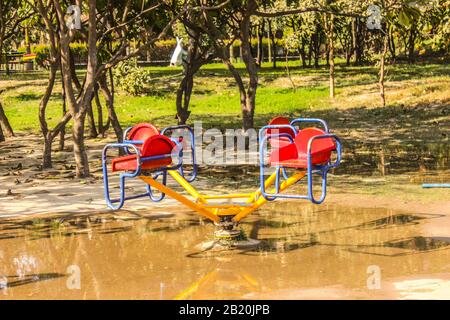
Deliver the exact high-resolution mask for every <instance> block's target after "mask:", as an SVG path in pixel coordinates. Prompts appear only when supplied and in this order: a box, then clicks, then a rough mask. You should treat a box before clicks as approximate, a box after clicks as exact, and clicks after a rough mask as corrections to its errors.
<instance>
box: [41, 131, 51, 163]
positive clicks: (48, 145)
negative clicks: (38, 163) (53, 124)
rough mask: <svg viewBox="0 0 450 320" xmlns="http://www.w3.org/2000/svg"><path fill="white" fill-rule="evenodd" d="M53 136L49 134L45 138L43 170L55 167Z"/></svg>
mask: <svg viewBox="0 0 450 320" xmlns="http://www.w3.org/2000/svg"><path fill="white" fill-rule="evenodd" d="M52 142H53V138H52V134H51V132H47V134H46V135H45V136H44V152H43V154H42V168H43V169H49V168H51V167H52V166H53V164H52Z"/></svg>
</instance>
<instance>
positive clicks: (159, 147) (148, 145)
mask: <svg viewBox="0 0 450 320" xmlns="http://www.w3.org/2000/svg"><path fill="white" fill-rule="evenodd" d="M175 145H176V144H175V142H173V141H172V140H170V139H169V138H168V137H166V136H163V135H160V134H158V135H154V136H151V137H150V138H148V139H146V140H145V141H144V144H143V145H142V148H141V157H151V156H158V155H164V154H171V153H172V150H173V148H174V147H175Z"/></svg>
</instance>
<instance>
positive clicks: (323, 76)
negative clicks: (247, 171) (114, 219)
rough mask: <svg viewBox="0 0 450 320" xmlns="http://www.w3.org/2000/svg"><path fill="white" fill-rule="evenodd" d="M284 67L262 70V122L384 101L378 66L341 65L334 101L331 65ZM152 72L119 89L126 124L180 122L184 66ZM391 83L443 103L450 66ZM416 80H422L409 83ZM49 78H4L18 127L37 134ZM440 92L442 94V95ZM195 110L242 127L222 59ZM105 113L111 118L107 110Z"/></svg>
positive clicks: (404, 74)
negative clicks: (139, 86) (135, 90)
mask: <svg viewBox="0 0 450 320" xmlns="http://www.w3.org/2000/svg"><path fill="white" fill-rule="evenodd" d="M278 66H279V67H278V68H277V69H273V68H272V67H271V64H268V63H265V64H264V65H263V67H262V68H261V69H260V72H259V80H260V85H259V87H258V92H257V106H256V122H257V123H258V122H259V121H265V119H267V118H270V117H271V116H273V115H279V114H283V115H288V116H300V115H302V114H303V113H305V112H310V111H320V110H333V109H336V108H338V109H340V108H344V109H345V108H350V107H353V108H361V107H373V106H376V105H377V103H378V97H377V96H376V95H377V92H378V88H377V73H378V69H377V68H376V67H373V66H361V67H353V66H352V67H346V66H345V65H344V64H338V65H337V67H336V87H337V89H336V98H335V99H334V100H331V99H330V98H328V69H327V67H326V66H321V67H320V68H317V69H314V68H301V67H300V64H299V61H290V62H289V68H290V73H291V76H292V79H293V80H294V82H295V85H296V89H294V88H293V87H292V85H291V82H290V80H289V79H288V77H287V75H286V68H285V63H284V62H279V63H278ZM236 67H237V69H239V70H240V71H244V69H245V68H244V65H243V64H242V63H237V64H236ZM149 70H150V71H151V73H152V75H153V79H154V80H153V81H152V83H151V84H149V90H148V93H147V94H145V95H142V96H128V95H126V94H124V93H120V92H119V93H118V94H117V96H116V111H117V114H118V116H119V119H120V121H121V123H122V125H123V126H128V125H132V124H135V123H138V122H155V123H156V124H157V125H166V124H173V123H175V113H176V108H175V97H176V96H175V92H176V89H177V86H178V83H179V81H180V79H181V68H180V67H175V68H170V67H149ZM79 73H80V74H82V73H83V71H79ZM242 74H245V73H244V72H242ZM386 80H387V86H388V89H387V90H388V91H387V94H388V96H387V99H388V103H389V104H390V105H392V106H398V105H402V104H408V105H409V104H417V103H429V100H430V99H431V100H433V99H435V98H436V99H438V98H439V99H440V100H442V98H444V100H445V99H448V97H449V95H448V90H449V89H448V83H449V80H450V68H449V67H448V65H445V64H418V65H413V66H410V65H395V66H388V71H387V79H386ZM411 81H416V82H415V83H414V84H411ZM46 82H47V74H46V72H45V71H42V72H32V73H18V74H13V75H11V76H9V77H7V76H5V75H0V89H6V91H5V92H4V93H3V94H2V95H1V96H0V98H1V101H2V102H3V106H4V108H5V111H6V114H7V116H8V118H9V119H10V122H11V124H12V126H13V128H14V129H15V130H16V131H32V132H38V131H39V122H38V107H39V100H40V98H41V97H42V95H43V92H44V89H45V86H46ZM389 85H392V86H393V89H390V88H389ZM394 89H395V90H394ZM402 90H403V91H402ZM60 92H61V86H60V84H59V83H58V84H57V85H56V87H55V90H54V94H53V96H52V98H51V100H50V103H49V106H48V111H47V118H48V120H49V124H50V125H51V126H54V125H55V124H56V123H57V121H58V120H59V118H60V117H61V113H62V111H61V94H60ZM394 93H395V95H394ZM436 93H439V95H440V96H438V97H436ZM366 95H367V97H365V96H366ZM390 95H391V96H390ZM441 102H442V101H441ZM190 110H191V111H192V113H191V118H190V121H195V120H204V121H206V126H219V127H225V126H239V125H240V122H241V120H240V117H241V111H240V106H239V93H238V90H237V88H236V85H235V82H234V79H233V78H232V77H231V76H230V74H229V72H228V71H227V70H226V68H225V67H224V66H223V65H222V64H220V63H212V64H209V65H206V66H204V67H203V68H202V69H201V70H200V72H199V73H198V75H197V76H196V78H195V85H194V92H193V96H192V99H191V105H190ZM94 111H95V110H94ZM104 114H105V116H106V111H105V112H104ZM212 115H214V116H212Z"/></svg>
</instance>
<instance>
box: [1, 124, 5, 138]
mask: <svg viewBox="0 0 450 320" xmlns="http://www.w3.org/2000/svg"><path fill="white" fill-rule="evenodd" d="M3 141H5V135H4V133H3V128H2V125H1V124H0V142H3Z"/></svg>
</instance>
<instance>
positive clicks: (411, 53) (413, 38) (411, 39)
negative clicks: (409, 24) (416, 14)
mask: <svg viewBox="0 0 450 320" xmlns="http://www.w3.org/2000/svg"><path fill="white" fill-rule="evenodd" d="M415 42H416V30H415V29H413V28H411V31H410V33H409V39H408V62H409V63H410V64H413V63H414V62H415V52H414V47H415Z"/></svg>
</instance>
